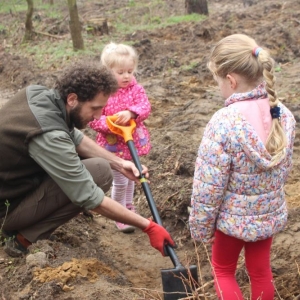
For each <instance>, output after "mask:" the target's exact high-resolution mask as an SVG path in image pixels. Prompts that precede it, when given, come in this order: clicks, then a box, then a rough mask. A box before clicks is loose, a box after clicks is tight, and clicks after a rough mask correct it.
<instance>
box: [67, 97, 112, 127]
mask: <svg viewBox="0 0 300 300" xmlns="http://www.w3.org/2000/svg"><path fill="white" fill-rule="evenodd" d="M108 98H109V96H104V95H103V94H102V93H100V94H98V95H97V96H96V97H95V98H94V99H92V100H91V101H87V102H79V101H77V104H76V105H75V106H73V107H72V108H71V110H70V115H69V117H70V121H71V123H73V124H74V126H75V127H76V128H78V129H84V128H85V127H86V126H87V124H88V123H89V122H90V121H93V120H94V119H99V118H100V116H101V112H102V109H103V107H104V106H105V105H106V102H107V100H108Z"/></svg>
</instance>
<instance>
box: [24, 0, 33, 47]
mask: <svg viewBox="0 0 300 300" xmlns="http://www.w3.org/2000/svg"><path fill="white" fill-rule="evenodd" d="M26 2H27V6H28V8H27V13H26V20H25V34H24V37H23V41H22V42H23V43H26V42H27V41H30V40H31V39H32V34H33V31H32V14H33V0H26Z"/></svg>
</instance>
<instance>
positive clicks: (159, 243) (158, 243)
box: [143, 219, 175, 256]
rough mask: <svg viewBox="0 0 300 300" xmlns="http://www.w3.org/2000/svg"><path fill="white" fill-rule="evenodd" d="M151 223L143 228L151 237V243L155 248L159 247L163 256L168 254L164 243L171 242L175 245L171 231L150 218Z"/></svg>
mask: <svg viewBox="0 0 300 300" xmlns="http://www.w3.org/2000/svg"><path fill="white" fill-rule="evenodd" d="M149 221H150V224H149V225H148V226H147V227H146V228H145V229H144V230H143V232H145V233H147V234H148V236H149V239H150V244H151V246H152V247H153V248H155V249H157V250H158V251H159V252H160V253H161V254H162V255H163V256H166V253H165V252H164V245H167V244H170V245H171V246H172V247H174V246H175V243H174V241H173V240H172V238H171V236H170V234H169V232H168V231H167V230H166V229H165V228H163V227H162V226H160V225H158V224H157V223H155V222H153V221H152V220H151V219H149Z"/></svg>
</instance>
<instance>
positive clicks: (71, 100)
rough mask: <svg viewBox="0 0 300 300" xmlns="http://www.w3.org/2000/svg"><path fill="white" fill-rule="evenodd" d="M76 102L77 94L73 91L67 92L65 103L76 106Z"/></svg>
mask: <svg viewBox="0 0 300 300" xmlns="http://www.w3.org/2000/svg"><path fill="white" fill-rule="evenodd" d="M77 103H78V97H77V95H76V94H75V93H71V94H69V95H68V97H67V104H68V105H69V106H70V107H74V106H76V104H77Z"/></svg>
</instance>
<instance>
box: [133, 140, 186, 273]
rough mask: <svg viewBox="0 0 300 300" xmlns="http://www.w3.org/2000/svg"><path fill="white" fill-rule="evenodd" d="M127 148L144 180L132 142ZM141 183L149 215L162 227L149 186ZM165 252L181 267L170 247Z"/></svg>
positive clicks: (175, 264)
mask: <svg viewBox="0 0 300 300" xmlns="http://www.w3.org/2000/svg"><path fill="white" fill-rule="evenodd" d="M127 146H128V148H129V151H130V154H131V157H132V159H133V162H134V164H135V166H136V168H137V169H138V170H139V172H140V179H144V178H145V177H144V175H143V174H142V171H143V169H142V165H141V162H140V159H139V156H138V154H137V151H136V148H135V146H134V142H133V141H132V140H129V141H127ZM141 182H142V188H143V190H144V193H145V196H146V198H147V202H148V204H149V207H150V210H151V213H152V216H153V219H154V221H155V222H156V223H157V224H159V225H161V226H162V221H161V218H160V216H159V213H158V210H157V208H156V205H155V202H154V199H153V197H152V193H151V190H150V187H149V184H148V182H147V181H146V180H141ZM165 250H166V252H167V254H168V256H169V257H170V258H171V260H172V263H173V265H174V266H175V267H176V268H177V267H181V263H180V261H179V259H178V257H177V255H176V253H175V251H174V249H173V248H172V247H171V246H170V245H166V246H165Z"/></svg>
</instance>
